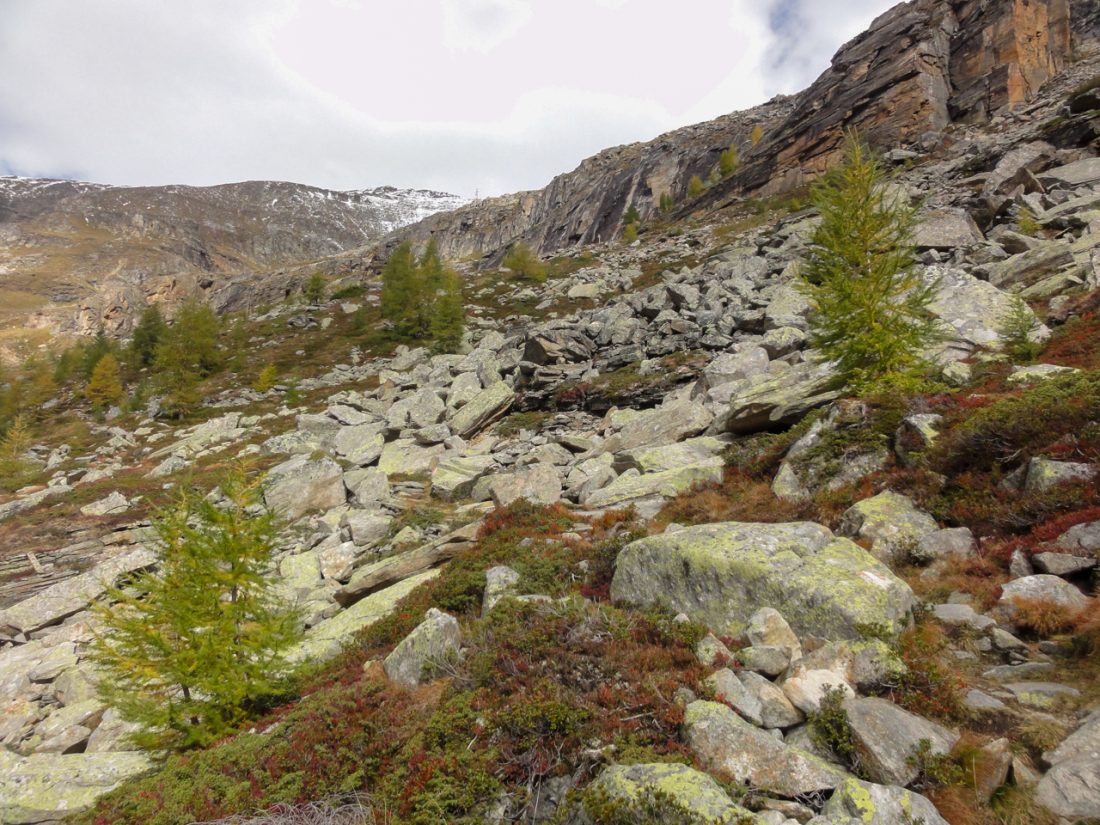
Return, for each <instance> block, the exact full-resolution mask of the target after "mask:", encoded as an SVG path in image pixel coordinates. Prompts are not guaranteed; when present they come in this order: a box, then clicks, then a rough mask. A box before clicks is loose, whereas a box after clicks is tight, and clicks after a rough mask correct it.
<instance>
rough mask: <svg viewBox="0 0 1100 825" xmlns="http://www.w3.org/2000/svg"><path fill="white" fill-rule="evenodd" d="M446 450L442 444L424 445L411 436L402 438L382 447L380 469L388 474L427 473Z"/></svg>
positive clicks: (379, 460) (379, 461)
mask: <svg viewBox="0 0 1100 825" xmlns="http://www.w3.org/2000/svg"><path fill="white" fill-rule="evenodd" d="M445 450H446V448H445V447H444V446H443V445H442V444H433V445H431V446H430V447H424V446H422V445H420V444H418V443H416V441H414V440H413V439H411V438H400V439H398V440H397V441H391V442H390V443H389V444H387V445H386V446H385V447H384V448H383V449H382V455H381V456H380V457H379V459H378V469H379V470H381V471H382V472H383V473H385V474H386V475H387V476H392V475H417V474H419V473H426V472H428V471H429V470H430V469H431V468H432V465H433V464H434V463H435V461H436V459H438V458H439V457H440V456H441V455H443V453H444V452H445Z"/></svg>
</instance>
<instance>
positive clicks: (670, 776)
mask: <svg viewBox="0 0 1100 825" xmlns="http://www.w3.org/2000/svg"><path fill="white" fill-rule="evenodd" d="M656 796H660V797H661V798H664V799H667V800H668V801H669V802H670V803H671V804H672V805H674V806H676V807H677V808H680V809H686V810H688V811H690V812H691V814H693V815H696V816H698V817H699V819H700V820H701V821H705V822H707V823H708V825H743V823H746V822H752V821H753V816H752V814H751V813H749V812H748V811H747V810H745V809H744V808H742V807H741V806H739V805H737V804H735V803H734V801H733V800H732V799H730V797H729V795H728V794H727V793H726V792H725V791H723V790H722V788H721V786H720V785H719V784H718V783H717V782H715V781H714V779H712V778H711V777H710V776H708V775H707V774H705V773H703V772H702V771H697V770H695V769H694V768H690V767H688V766H687V765H681V764H679V763H676V762H658V763H654V764H636V765H611V766H610V767H607V768H605V769H604V770H603V772H602V773H600V775H599V776H598V777H596V780H595V781H594V782H593V783H592V784H591V785H590V786H589V787H588V789H587V790H586V791H585V793H584V795H583V796H582V797H581V801H580V803H579V806H578V809H577V810H576V811H574V812H572V813H571V815H570V816H569V817H568V818H566V819H565V820H564V825H599V822H600V821H601V820H599V819H598V818H595V817H598V813H597V812H596V810H595V809H596V806H597V805H600V804H601V803H605V802H608V801H610V802H617V803H620V804H626V805H630V804H637V805H638V806H639V808H640V809H641V810H645V809H646V808H648V807H649V805H650V804H652V801H653V799H654V798H655V797H656ZM590 806H591V807H590Z"/></svg>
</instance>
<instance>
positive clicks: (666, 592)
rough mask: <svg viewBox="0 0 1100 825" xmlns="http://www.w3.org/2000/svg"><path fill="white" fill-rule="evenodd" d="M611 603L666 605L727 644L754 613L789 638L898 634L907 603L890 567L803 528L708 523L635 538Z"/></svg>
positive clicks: (820, 531)
mask: <svg viewBox="0 0 1100 825" xmlns="http://www.w3.org/2000/svg"><path fill="white" fill-rule="evenodd" d="M611 596H612V598H613V599H614V600H615V601H616V602H619V603H628V604H635V605H641V606H653V605H657V604H663V605H665V606H667V607H670V608H671V609H673V610H675V611H681V612H684V613H686V614H687V615H688V616H690V617H691V618H692V619H694V620H696V621H699V622H702V623H703V624H706V625H707V626H708V627H710V628H711V629H712V630H713V631H714V632H716V633H718V634H720V635H730V636H737V635H740V634H741V633H742V632H743V631H744V630H745V628H746V626H747V624H748V623H749V621H750V619H751V617H752V615H753V613H755V611H756V610H757V609H758V608H759V606H760V605H768V606H772V607H775V608H776V609H777V610H779V611H780V612H781V613H782V614H783V616H784V617H786V619H787V621H788V622H789V623H790V626H791V627H792V629H793V630H794V631H795V632H796V633H803V634H810V633H812V634H814V635H816V636H819V637H825V638H857V637H858V636H859V628H860V627H862V626H866V625H873V624H881V625H884V626H886V627H889V628H891V629H893V630H895V631H897V630H900V629H901V628H902V627H903V626H904V625H905V624H906V623H907V622H908V619H909V613H910V609H911V607H912V603H913V594H912V591H911V590H910V589H909V587H908V585H906V584H905V583H904V582H902V581H901V580H900V579H898V578H897V577H896V576H894V574H893V573H892V572H891V571H890V570H889V568H887V567H886V566H885V565H883V564H881V563H879V562H877V561H875V559H874V558H872V557H871V556H870V555H869V554H868V553H867V552H866V551H864V550H863V549H862V548H860V547H859V546H858V545H856V544H854V543H853V542H851V541H848V540H847V539H843V538H836V537H834V536H833V534H832V533H831V532H830V531H829V530H828V529H827V528H825V527H822V526H821V525H819V524H812V523H808V522H796V523H789V524H743V523H738V522H728V523H723V524H707V525H702V526H699V527H690V528H687V529H684V530H679V531H677V532H674V533H665V534H662V535H659V536H651V537H649V538H644V539H640V540H638V541H635V542H633V543H631V544H629V545H627V546H626V547H625V548H624V549H623V550H622V552H621V553H620V554H619V557H618V561H617V563H616V569H615V575H614V578H613V579H612V583H611Z"/></svg>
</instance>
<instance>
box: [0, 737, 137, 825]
mask: <svg viewBox="0 0 1100 825" xmlns="http://www.w3.org/2000/svg"><path fill="white" fill-rule="evenodd" d="M152 767H153V763H152V762H151V761H150V759H149V758H148V757H147V756H145V755H144V754H138V753H74V754H65V755H62V754H33V755H31V756H25V757H21V756H17V755H15V754H13V753H9V752H8V751H5V750H2V749H0V822H4V823H10V824H11V825H30V824H31V823H40V822H55V821H57V820H59V819H62V818H64V817H66V816H69V815H72V814H75V813H79V812H81V811H84V810H87V809H88V808H90V807H91V806H92V805H93V804H94V803H95V800H96V799H98V798H99V797H100V796H102V795H103V794H105V793H107V792H108V791H110V790H112V789H113V788H115V787H116V786H118V785H119V784H120V783H121V782H123V781H124V780H126V779H129V778H130V777H134V776H138V775H140V774H143V773H145V772H147V771H149V770H150V769H152Z"/></svg>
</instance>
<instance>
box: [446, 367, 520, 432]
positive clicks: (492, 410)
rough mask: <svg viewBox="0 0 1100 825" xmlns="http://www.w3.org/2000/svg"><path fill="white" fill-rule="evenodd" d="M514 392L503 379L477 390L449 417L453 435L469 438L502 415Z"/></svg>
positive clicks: (513, 396)
mask: <svg viewBox="0 0 1100 825" xmlns="http://www.w3.org/2000/svg"><path fill="white" fill-rule="evenodd" d="M515 397H516V396H515V393H514V392H512V388H511V387H509V386H508V385H507V384H506V383H504V382H503V381H497V382H496V383H495V384H491V385H490V386H488V387H486V388H485V389H484V390H482V391H481V392H479V393H478V394H477V395H475V396H474V397H473V398H471V399H470V400H469V401H467V402H466V403H465V404H464V405H463V406H462V408H461V409H459V410H457V411H456V412H455V414H454V415H453V416H452V417H451V421H450V424H451V430H452V431H453V432H454V433H455V435H458V436H461V437H462V438H469V437H470V436H472V435H475V434H477V432H478V431H479V430H481V429H483V428H484V427H486V426H488V425H489V424H491V423H492V422H493V421H495V420H496V419H497V418H498V417H499V416H501V415H503V414H504V413H505V412H506V411H507V410H508V408H509V407H511V406H512V402H513V401H514V400H515Z"/></svg>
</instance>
